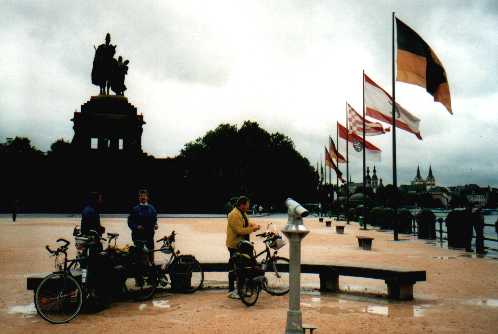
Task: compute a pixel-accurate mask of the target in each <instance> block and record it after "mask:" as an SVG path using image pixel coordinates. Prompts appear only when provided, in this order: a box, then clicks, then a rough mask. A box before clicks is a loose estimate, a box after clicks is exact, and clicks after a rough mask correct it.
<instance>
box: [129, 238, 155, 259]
mask: <svg viewBox="0 0 498 334" xmlns="http://www.w3.org/2000/svg"><path fill="white" fill-rule="evenodd" d="M133 244H134V245H135V246H136V247H141V246H142V245H144V244H145V246H146V247H147V250H148V251H149V261H150V263H152V264H154V236H152V238H150V237H149V238H143V239H137V238H133Z"/></svg>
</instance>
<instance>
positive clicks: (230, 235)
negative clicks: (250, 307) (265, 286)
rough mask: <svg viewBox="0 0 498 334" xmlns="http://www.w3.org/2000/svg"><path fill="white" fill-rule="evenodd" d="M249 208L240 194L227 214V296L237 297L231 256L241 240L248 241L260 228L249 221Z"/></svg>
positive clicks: (245, 198)
mask: <svg viewBox="0 0 498 334" xmlns="http://www.w3.org/2000/svg"><path fill="white" fill-rule="evenodd" d="M249 210H250V201H249V198H248V197H246V196H240V197H239V199H238V200H237V204H236V206H235V207H234V208H233V210H232V211H231V212H230V213H229V214H228V223H227V237H226V246H227V248H228V253H229V254H230V259H229V260H228V268H229V272H228V291H229V293H228V297H229V298H233V299H237V298H239V296H238V294H237V291H236V290H235V272H234V270H233V261H232V256H233V255H234V254H235V253H236V252H237V247H238V244H239V242H240V241H241V240H247V241H249V235H250V234H251V233H252V232H255V231H257V230H259V229H260V226H259V225H256V224H252V223H250V222H249V218H248V217H247V212H248V211H249Z"/></svg>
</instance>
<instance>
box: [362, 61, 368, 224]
mask: <svg viewBox="0 0 498 334" xmlns="http://www.w3.org/2000/svg"><path fill="white" fill-rule="evenodd" d="M361 80H362V83H363V229H364V230H366V229H367V222H366V219H367V214H368V211H367V189H366V186H367V182H366V171H365V169H366V166H365V165H366V150H365V132H366V129H365V70H363V75H362V78H361Z"/></svg>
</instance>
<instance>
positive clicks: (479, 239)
mask: <svg viewBox="0 0 498 334" xmlns="http://www.w3.org/2000/svg"><path fill="white" fill-rule="evenodd" d="M472 216H473V217H472V218H473V219H472V222H473V226H474V232H475V234H476V253H477V254H485V253H486V250H485V248H484V216H483V215H482V211H481V208H480V207H477V208H476V209H475V210H474V212H473V213H472Z"/></svg>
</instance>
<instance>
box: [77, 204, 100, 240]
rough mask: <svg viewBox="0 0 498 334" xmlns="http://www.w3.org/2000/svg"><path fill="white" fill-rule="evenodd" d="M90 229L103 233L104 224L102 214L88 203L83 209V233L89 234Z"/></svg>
mask: <svg viewBox="0 0 498 334" xmlns="http://www.w3.org/2000/svg"><path fill="white" fill-rule="evenodd" d="M90 230H94V231H97V232H98V233H99V234H101V233H102V230H103V228H102V226H101V225H100V214H99V212H98V211H97V210H96V209H95V208H94V207H92V206H91V205H89V204H88V205H86V206H85V207H84V208H83V211H81V233H83V234H88V232H89V231H90Z"/></svg>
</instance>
